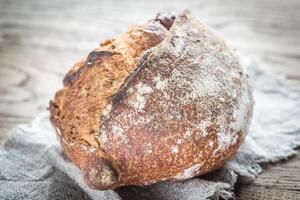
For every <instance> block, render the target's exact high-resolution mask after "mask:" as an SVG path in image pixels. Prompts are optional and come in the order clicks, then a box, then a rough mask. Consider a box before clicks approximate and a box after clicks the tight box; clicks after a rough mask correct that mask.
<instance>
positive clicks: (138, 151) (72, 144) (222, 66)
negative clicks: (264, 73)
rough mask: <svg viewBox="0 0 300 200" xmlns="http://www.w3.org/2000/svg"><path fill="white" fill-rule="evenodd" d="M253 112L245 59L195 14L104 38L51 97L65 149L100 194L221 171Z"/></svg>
mask: <svg viewBox="0 0 300 200" xmlns="http://www.w3.org/2000/svg"><path fill="white" fill-rule="evenodd" d="M252 108H253V100H252V93H251V88H250V87H249V85H248V80H247V76H246V74H245V73H244V71H243V70H242V68H241V66H240V63H239V59H238V57H237V56H236V55H235V54H234V52H233V51H232V50H231V49H230V48H229V47H228V46H227V45H226V44H225V43H224V41H223V40H221V39H220V38H218V37H217V36H215V35H214V34H213V33H212V32H211V31H209V30H208V29H207V27H206V26H204V25H203V24H201V23H199V22H198V21H197V20H195V19H194V18H193V17H192V16H191V15H190V13H189V12H187V11H185V12H183V13H182V14H180V15H179V16H176V17H175V16H173V15H168V14H159V15H158V16H157V17H156V19H153V20H149V21H148V22H146V23H142V24H138V25H136V26H133V27H131V28H130V29H129V30H128V31H127V32H126V33H125V34H123V35H122V36H121V37H120V38H116V39H109V40H106V41H104V42H103V43H101V46H100V47H99V48H97V49H95V50H94V51H92V52H91V53H90V54H89V55H88V56H87V57H86V58H84V59H82V60H81V61H79V62H78V63H77V64H75V65H74V66H73V67H72V68H71V70H70V71H69V72H68V73H67V75H66V76H65V78H64V88H63V89H62V90H60V91H58V92H57V93H56V95H55V98H54V100H53V101H51V102H50V112H51V121H52V123H53V125H54V127H55V128H56V130H57V136H58V138H59V140H60V143H61V145H62V147H63V148H64V152H65V153H66V154H67V156H68V157H69V158H70V159H71V160H72V161H73V162H74V163H75V164H76V165H77V166H78V167H79V168H80V169H81V171H82V172H83V174H84V178H85V181H86V183H87V184H88V185H89V186H91V187H92V188H95V189H99V190H102V189H111V188H116V187H119V186H122V185H147V184H151V183H155V182H157V181H163V180H185V179H188V178H191V177H194V176H197V175H200V174H204V173H207V172H210V171H212V170H214V169H216V168H218V167H220V166H221V165H222V164H224V162H225V161H227V160H228V159H230V158H231V157H232V156H233V155H234V154H235V153H236V151H237V150H238V148H239V146H240V144H241V143H242V141H243V140H244V138H245V136H246V134H247V131H248V127H249V124H250V119H251V116H252Z"/></svg>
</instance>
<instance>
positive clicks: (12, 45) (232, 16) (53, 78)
mask: <svg viewBox="0 0 300 200" xmlns="http://www.w3.org/2000/svg"><path fill="white" fill-rule="evenodd" d="M184 8H189V9H191V10H192V12H193V13H194V15H196V17H197V18H198V19H200V20H201V21H202V22H204V23H206V24H208V25H209V26H210V27H212V29H214V30H215V31H216V32H217V33H218V34H219V35H221V36H223V37H224V38H225V39H226V40H228V41H229V42H230V43H231V44H232V45H233V46H234V47H235V48H237V49H239V51H241V52H242V53H244V54H247V55H249V56H252V57H254V58H256V59H259V60H261V61H262V62H263V63H264V64H263V67H264V68H265V69H267V70H270V71H272V72H274V73H277V72H284V73H285V74H287V76H288V77H289V78H290V79H291V81H293V82H294V83H295V84H298V85H299V87H300V81H299V80H300V37H299V36H300V12H299V10H300V1H298V0H287V1H280V0H263V1H261V0H250V1H239V0H229V1H221V0H211V1H205V0H191V1H177V0H173V1H164V2H162V1H159V0H153V1H145V0H140V1H133V0H124V1H116V0H115V1H110V0H107V1H96V0H90V1H85V3H81V1H79V0H75V1H70V0H67V1H59V0H53V1H38V0H24V1H18V0H0V140H1V141H3V139H4V138H5V136H6V133H7V131H8V130H9V129H11V128H12V127H13V126H15V125H16V124H19V123H26V122H29V121H30V120H31V119H32V118H33V117H34V116H35V115H36V114H37V113H39V112H41V111H42V110H45V109H46V107H47V106H48V101H49V99H50V98H52V97H53V94H54V92H55V91H56V90H57V89H59V88H60V87H61V85H62V77H63V75H64V74H65V73H66V71H67V69H68V68H69V67H70V66H71V65H72V64H73V63H74V62H75V61H76V60H78V59H79V58H82V57H83V56H84V55H86V54H87V53H88V52H89V51H91V50H92V49H93V48H95V47H97V45H98V44H99V42H100V40H103V39H104V38H107V37H112V36H114V35H118V34H120V33H122V32H124V31H125V30H126V29H127V27H128V26H130V25H132V24H134V23H136V22H138V21H143V20H145V19H148V18H151V17H153V16H154V15H155V13H157V12H159V11H170V10H173V11H175V12H178V11H181V10H182V9H184ZM299 160H300V156H299V155H298V156H296V157H294V158H293V159H291V160H290V161H286V162H283V163H279V164H277V165H275V166H273V165H270V164H268V165H266V166H265V168H266V169H265V170H264V172H263V173H262V174H261V175H259V176H258V178H257V179H256V180H255V181H254V182H253V183H251V184H249V185H239V186H238V187H237V190H236V192H237V197H238V199H300V185H299V182H300V176H299V174H300V161H299Z"/></svg>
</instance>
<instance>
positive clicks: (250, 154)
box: [0, 59, 300, 200]
mask: <svg viewBox="0 0 300 200" xmlns="http://www.w3.org/2000/svg"><path fill="white" fill-rule="evenodd" d="M243 62H244V64H245V66H247V68H248V71H249V74H250V77H252V78H251V79H252V80H253V81H252V85H253V90H254V99H255V109H254V117H253V121H252V125H251V128H250V133H249V135H248V136H247V137H246V140H245V142H244V143H243V145H242V146H241V148H240V150H239V152H238V154H237V155H236V156H235V157H234V158H233V159H232V160H231V161H229V162H228V163H227V164H226V165H225V166H223V167H222V168H221V169H220V170H218V171H215V172H213V173H210V174H208V175H205V176H201V177H196V178H193V179H190V180H188V181H184V182H162V183H157V184H154V185H151V186H146V187H135V186H130V187H123V188H119V189H116V190H108V191H96V190H92V189H90V188H88V187H87V186H86V184H85V183H84V182H83V179H82V176H81V173H80V171H79V170H78V168H76V167H75V166H74V165H73V164H72V163H71V162H70V161H69V160H68V159H67V158H66V157H65V155H64V154H63V152H62V149H61V147H60V146H59V144H58V141H57V139H56V137H55V133H54V130H53V128H52V127H51V125H50V123H49V119H48V118H49V113H48V112H44V113H42V114H40V115H38V116H37V117H36V119H35V120H34V121H33V122H32V123H31V124H28V125H19V126H18V127H16V128H14V129H13V130H12V131H11V133H10V135H9V138H8V140H7V141H6V142H5V144H4V146H3V147H1V149H0V199H113V200H114V199H155V200H160V199H163V200H169V199H170V200H171V199H172V200H176V199H184V200H188V199H211V198H216V199H217V198H219V197H223V198H225V199H227V198H231V197H233V192H232V188H233V186H234V184H235V182H236V179H237V176H241V177H243V178H247V179H253V178H255V176H256V175H257V174H258V173H259V172H260V171H261V168H260V166H259V164H258V163H260V162H276V161H278V160H280V159H284V158H287V157H288V156H291V155H293V154H295V153H296V152H295V151H294V150H293V149H294V148H296V147H298V146H300V96H299V91H297V90H296V89H295V88H293V87H292V86H291V85H288V84H287V81H286V80H285V78H284V77H279V76H276V77H275V76H272V75H268V74H267V73H265V72H262V71H259V70H258V69H257V68H258V67H257V65H255V64H253V62H251V63H249V60H247V59H243Z"/></svg>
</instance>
